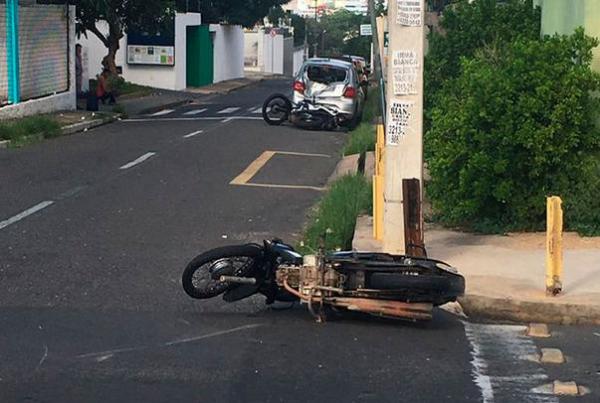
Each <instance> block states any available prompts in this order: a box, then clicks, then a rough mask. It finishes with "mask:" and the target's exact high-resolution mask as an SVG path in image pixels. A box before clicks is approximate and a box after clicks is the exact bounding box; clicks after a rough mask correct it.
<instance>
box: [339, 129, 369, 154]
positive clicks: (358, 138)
mask: <svg viewBox="0 0 600 403" xmlns="http://www.w3.org/2000/svg"><path fill="white" fill-rule="evenodd" d="M375 142H376V134H375V125H373V124H372V123H361V124H360V125H359V126H358V127H357V128H356V129H354V130H353V131H351V132H350V135H349V137H348V141H347V142H346V145H345V146H344V155H351V154H362V153H364V152H366V151H373V150H375Z"/></svg>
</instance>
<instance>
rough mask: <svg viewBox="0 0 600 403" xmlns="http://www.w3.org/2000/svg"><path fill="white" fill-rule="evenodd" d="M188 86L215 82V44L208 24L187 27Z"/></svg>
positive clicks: (199, 85)
mask: <svg viewBox="0 0 600 403" xmlns="http://www.w3.org/2000/svg"><path fill="white" fill-rule="evenodd" d="M186 75H187V86H188V87H201V86H203V85H208V84H212V83H213V44H212V40H211V37H210V32H209V31H208V25H196V26H188V27H187V66H186Z"/></svg>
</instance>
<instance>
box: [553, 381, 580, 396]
mask: <svg viewBox="0 0 600 403" xmlns="http://www.w3.org/2000/svg"><path fill="white" fill-rule="evenodd" d="M554 394H555V395H560V396H577V395H578V394H579V388H577V384H576V383H575V382H573V381H568V382H563V381H558V380H557V381H554Z"/></svg>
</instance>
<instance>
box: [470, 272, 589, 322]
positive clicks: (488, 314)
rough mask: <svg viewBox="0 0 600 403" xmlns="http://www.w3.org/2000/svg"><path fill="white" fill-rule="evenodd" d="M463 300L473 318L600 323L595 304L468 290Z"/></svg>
mask: <svg viewBox="0 0 600 403" xmlns="http://www.w3.org/2000/svg"><path fill="white" fill-rule="evenodd" d="M468 286H469V284H468V281H467V287H468ZM459 302H460V304H461V305H462V307H463V309H464V311H465V313H466V314H467V315H468V316H469V318H472V319H478V318H481V319H493V320H505V321H510V322H545V323H554V324H560V325H600V306H594V305H583V304H568V303H552V302H534V301H520V300H515V299H509V298H492V297H485V296H481V295H472V294H468V293H467V294H466V295H465V296H464V297H461V298H459Z"/></svg>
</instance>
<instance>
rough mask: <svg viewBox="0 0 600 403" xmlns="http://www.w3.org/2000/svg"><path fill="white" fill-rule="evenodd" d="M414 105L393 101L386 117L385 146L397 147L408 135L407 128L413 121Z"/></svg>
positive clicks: (412, 103) (409, 102)
mask: <svg viewBox="0 0 600 403" xmlns="http://www.w3.org/2000/svg"><path fill="white" fill-rule="evenodd" d="M414 106H415V103H414V102H411V101H393V102H392V105H391V108H390V116H389V117H388V128H387V135H386V138H387V145H388V146H397V145H398V144H400V140H401V139H402V137H404V136H407V135H408V134H410V133H409V126H410V123H411V121H412V119H413V115H414Z"/></svg>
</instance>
